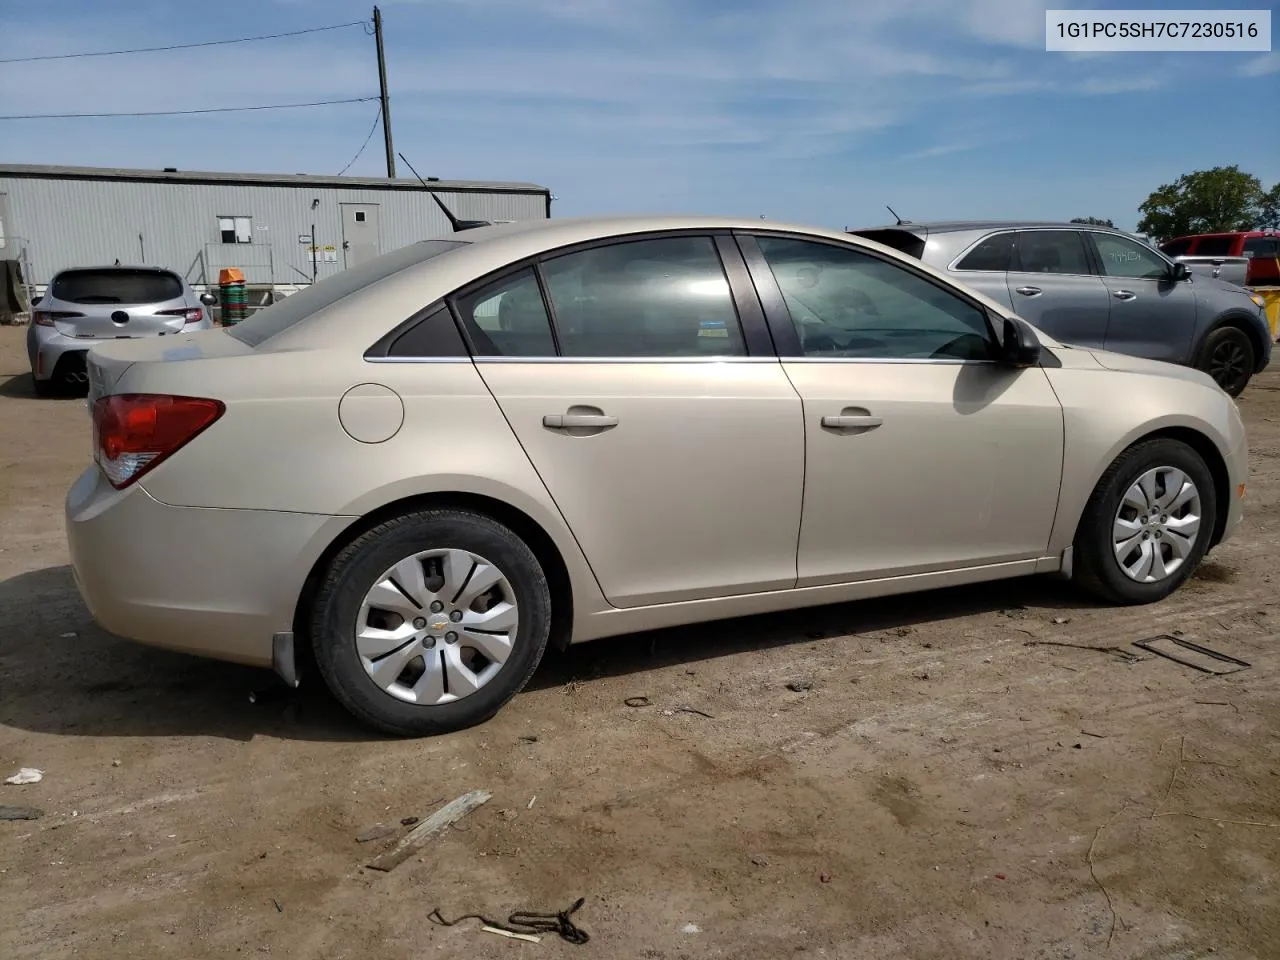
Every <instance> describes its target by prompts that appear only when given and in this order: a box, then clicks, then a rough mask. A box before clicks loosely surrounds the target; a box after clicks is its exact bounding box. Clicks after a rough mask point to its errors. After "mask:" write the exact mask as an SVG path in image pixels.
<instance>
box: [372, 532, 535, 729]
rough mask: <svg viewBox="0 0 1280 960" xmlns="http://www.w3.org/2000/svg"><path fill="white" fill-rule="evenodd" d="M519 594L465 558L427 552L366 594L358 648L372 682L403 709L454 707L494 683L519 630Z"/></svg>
mask: <svg viewBox="0 0 1280 960" xmlns="http://www.w3.org/2000/svg"><path fill="white" fill-rule="evenodd" d="M519 622H520V621H519V610H518V607H517V604H516V598H515V591H514V590H513V589H512V588H511V584H510V583H509V582H508V580H507V578H506V577H505V576H503V574H502V571H500V570H499V569H498V568H497V567H496V566H495V565H494V564H492V563H491V562H489V561H488V560H486V559H485V558H484V557H481V556H479V555H478V554H474V553H471V552H469V551H467V550H450V549H441V550H425V551H423V552H421V553H416V554H414V555H413V556H411V557H406V558H405V559H404V560H401V561H400V562H399V563H397V564H396V565H395V566H394V567H391V568H390V569H388V570H387V571H385V572H384V573H383V574H382V576H380V577H379V578H378V579H377V580H376V581H375V582H374V584H373V586H372V587H371V588H370V589H369V592H368V593H367V594H365V598H364V602H363V603H362V604H361V605H360V614H359V616H358V618H357V620H356V630H355V642H356V652H357V653H358V654H359V656H360V662H361V664H362V665H363V666H364V669H365V672H366V673H367V674H368V675H369V677H370V679H372V680H373V682H374V683H376V684H377V685H378V686H379V688H381V689H382V690H383V691H385V692H386V693H388V694H390V695H391V696H393V697H395V698H396V699H398V700H403V701H405V702H406V703H418V704H426V705H433V704H443V703H451V702H453V701H455V700H459V699H461V698H463V697H465V696H468V695H470V694H472V693H475V692H476V691H477V690H479V689H480V688H481V687H483V686H484V685H485V684H487V683H488V682H489V681H491V680H492V679H493V678H494V677H495V676H497V674H498V672H499V671H500V670H501V669H502V665H503V664H504V663H506V662H507V658H508V657H509V656H510V655H511V649H512V645H513V644H514V642H515V637H516V629H517V628H518V626H519Z"/></svg>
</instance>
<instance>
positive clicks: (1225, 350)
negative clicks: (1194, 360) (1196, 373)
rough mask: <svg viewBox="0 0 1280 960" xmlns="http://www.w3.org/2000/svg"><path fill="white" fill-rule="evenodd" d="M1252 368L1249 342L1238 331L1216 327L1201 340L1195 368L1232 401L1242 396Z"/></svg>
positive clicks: (1251, 351)
mask: <svg viewBox="0 0 1280 960" xmlns="http://www.w3.org/2000/svg"><path fill="white" fill-rule="evenodd" d="M1253 365H1254V355H1253V342H1252V341H1251V340H1250V339H1249V335H1248V334H1247V333H1245V332H1244V331H1243V330H1241V329H1240V328H1239V327H1219V328H1218V329H1217V330H1214V331H1213V332H1211V333H1210V334H1209V336H1207V337H1205V341H1204V347H1203V348H1201V350H1200V363H1199V364H1197V366H1198V367H1199V368H1200V369H1201V370H1203V371H1204V372H1205V373H1207V374H1209V376H1211V377H1213V379H1214V380H1215V381H1216V382H1217V384H1218V386H1220V387H1221V388H1222V389H1223V390H1225V391H1226V392H1227V394H1228V395H1229V396H1232V397H1238V396H1240V394H1242V393H1244V388H1245V387H1247V386H1248V385H1249V379H1250V378H1251V377H1252V376H1253Z"/></svg>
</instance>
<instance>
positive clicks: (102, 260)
mask: <svg viewBox="0 0 1280 960" xmlns="http://www.w3.org/2000/svg"><path fill="white" fill-rule="evenodd" d="M0 193H3V194H7V195H8V210H9V219H8V222H7V223H6V224H5V227H6V233H7V234H8V236H9V237H10V238H18V242H19V243H21V244H22V245H23V246H25V248H26V250H27V256H28V258H29V262H30V270H31V276H30V277H28V278H27V279H28V282H29V283H39V284H44V283H48V282H49V280H50V279H51V278H52V276H53V275H54V274H55V273H56V272H57V271H59V270H62V269H65V268H66V267H72V266H86V265H97V264H109V263H113V262H114V261H115V260H116V259H119V260H120V262H121V263H129V264H135V263H147V264H151V265H154V266H164V267H169V268H170V269H173V270H176V271H177V272H178V273H181V274H183V275H184V276H186V277H187V279H188V280H189V281H191V282H192V283H197V284H198V283H203V282H206V277H207V278H208V282H210V283H216V282H217V279H218V278H217V271H218V269H219V268H220V267H223V266H239V267H240V268H241V269H242V270H244V272H245V279H246V280H248V281H249V282H251V283H303V282H308V281H310V279H311V260H310V255H309V253H308V247H307V245H306V244H301V243H299V242H298V237H300V236H302V235H304V234H306V235H307V236H308V237H310V233H311V225H312V223H314V224H315V228H316V234H315V236H316V244H317V245H318V246H320V247H322V248H323V247H324V246H326V245H330V246H333V247H335V248H336V255H337V262H336V263H323V262H321V263H319V264H318V267H317V275H318V276H319V277H321V278H323V277H326V276H329V275H331V274H333V273H336V272H338V271H339V270H342V269H343V268H344V263H343V251H342V223H341V220H340V208H339V204H342V203H364V204H377V205H378V208H379V209H378V213H379V216H378V221H379V222H378V227H379V234H380V236H379V241H380V249H381V251H382V252H384V253H385V252H387V251H390V250H394V249H396V248H398V247H402V246H405V245H406V244H409V243H414V242H416V241H418V240H426V239H429V238H432V237H439V236H444V235H446V234H449V233H451V230H450V227H449V223H448V221H447V220H446V219H445V216H444V214H443V213H442V212H441V211H440V209H439V208H438V207H437V206H436V204H435V202H434V201H433V200H432V199H431V196H430V194H428V193H427V192H426V191H406V190H376V189H330V188H320V187H309V186H308V187H273V186H261V187H259V186H235V185H223V184H185V183H138V182H129V181H102V180H63V179H40V178H30V177H0ZM439 196H440V199H441V200H443V201H444V202H445V204H447V205H448V207H449V209H450V210H452V211H453V213H454V215H455V216H457V217H458V218H459V219H464V220H542V219H545V218H546V204H547V200H546V195H545V194H541V193H528V194H521V193H506V192H504V193H497V192H495V193H450V192H448V191H447V190H441V191H439ZM313 201H319V203H318V204H317V205H316V206H315V208H314V209H312V202H313ZM219 216H249V217H252V218H253V241H254V242H253V245H252V246H246V245H239V244H223V243H221V242H220V234H219V231H218V217H219ZM139 234H141V237H142V239H141V241H139ZM144 253H145V258H144Z"/></svg>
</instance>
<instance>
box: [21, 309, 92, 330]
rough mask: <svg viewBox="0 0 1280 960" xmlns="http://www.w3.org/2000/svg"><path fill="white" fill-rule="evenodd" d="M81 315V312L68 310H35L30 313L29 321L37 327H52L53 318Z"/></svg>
mask: <svg viewBox="0 0 1280 960" xmlns="http://www.w3.org/2000/svg"><path fill="white" fill-rule="evenodd" d="M83 316H84V314H83V313H74V312H72V311H70V310H36V311H34V312H33V313H32V314H31V322H32V323H34V324H35V325H36V326H37V327H52V326H53V322H54V321H55V320H71V319H73V318H75V317H83Z"/></svg>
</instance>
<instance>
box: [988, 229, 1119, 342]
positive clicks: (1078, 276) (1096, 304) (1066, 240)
mask: <svg viewBox="0 0 1280 960" xmlns="http://www.w3.org/2000/svg"><path fill="white" fill-rule="evenodd" d="M1006 280H1007V282H1008V285H1009V299H1010V302H1012V304H1013V310H1014V312H1015V313H1017V314H1018V316H1020V317H1022V318H1023V319H1024V320H1026V321H1027V322H1028V323H1031V324H1032V325H1034V326H1036V327H1039V328H1040V329H1041V330H1043V331H1044V332H1045V333H1047V334H1049V336H1051V337H1054V338H1055V339H1057V340H1060V341H1061V342H1063V343H1068V344H1072V345H1073V346H1080V347H1099V348H1100V347H1101V346H1102V345H1103V343H1104V341H1105V340H1106V336H1107V317H1108V313H1109V311H1110V309H1111V305H1110V303H1109V302H1108V297H1109V294H1108V293H1107V288H1106V285H1105V284H1103V282H1102V279H1101V278H1100V277H1098V276H1097V274H1096V273H1095V272H1094V270H1093V265H1092V263H1091V262H1090V260H1089V254H1088V249H1087V247H1086V245H1085V240H1084V237H1082V236H1081V235H1080V232H1079V231H1077V230H1019V231H1018V232H1017V233H1016V234H1015V242H1014V250H1013V268H1012V269H1011V270H1010V271H1009V273H1008V275H1007V278H1006Z"/></svg>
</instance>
